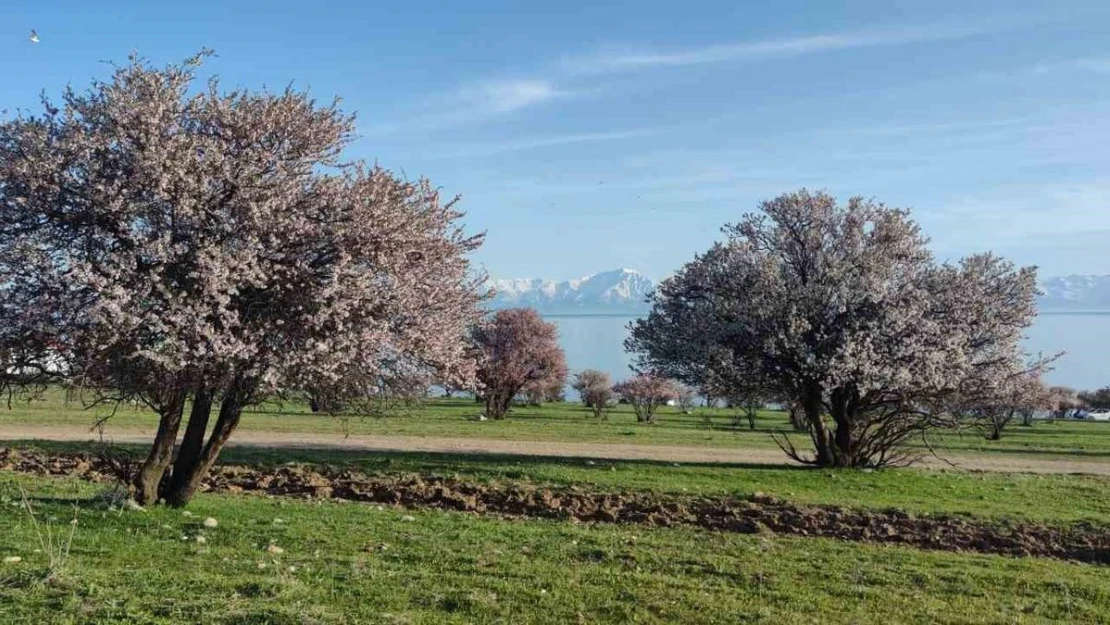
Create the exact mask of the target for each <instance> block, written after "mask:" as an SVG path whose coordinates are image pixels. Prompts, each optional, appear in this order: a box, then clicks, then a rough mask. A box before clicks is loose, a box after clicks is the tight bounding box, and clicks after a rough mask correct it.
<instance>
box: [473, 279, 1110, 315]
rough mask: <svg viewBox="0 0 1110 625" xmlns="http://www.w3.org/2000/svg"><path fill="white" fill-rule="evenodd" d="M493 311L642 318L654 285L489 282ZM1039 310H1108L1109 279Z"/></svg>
mask: <svg viewBox="0 0 1110 625" xmlns="http://www.w3.org/2000/svg"><path fill="white" fill-rule="evenodd" d="M488 284H489V286H490V287H491V288H493V290H494V291H495V296H494V298H493V301H492V302H491V304H490V307H491V308H494V309H498V308H511V307H515V306H530V307H532V308H535V309H536V310H538V311H539V312H541V313H544V314H642V313H645V312H647V311H648V310H649V308H650V307H649V306H648V304H647V302H646V301H645V300H646V298H647V295H648V294H649V293H651V290H652V289H653V288H654V286H655V285H654V283H652V281H651V280H650V279H649V278H647V277H646V276H644V275H643V274H641V273H640V272H638V271H635V270H633V269H614V270H612V271H603V272H601V273H595V274H592V275H589V276H585V277H583V278H577V279H574V280H562V281H557V280H547V279H543V278H522V279H496V278H494V279H490V281H489V283H488ZM1038 286H1039V287H1040V290H1041V295H1040V298H1039V301H1038V304H1039V308H1040V310H1043V311H1046V312H1052V311H1086V310H1100V311H1105V310H1110V275H1108V276H1092V275H1070V276H1056V277H1050V278H1045V279H1043V280H1041V282H1040V284H1039V285H1038Z"/></svg>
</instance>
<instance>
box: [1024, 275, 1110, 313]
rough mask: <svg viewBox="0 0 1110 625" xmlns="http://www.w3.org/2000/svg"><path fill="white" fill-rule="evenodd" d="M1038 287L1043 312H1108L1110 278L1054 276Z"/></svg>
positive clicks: (1109, 306) (1040, 306)
mask: <svg viewBox="0 0 1110 625" xmlns="http://www.w3.org/2000/svg"><path fill="white" fill-rule="evenodd" d="M1039 286H1040V289H1041V297H1040V301H1039V302H1038V304H1039V308H1040V309H1041V310H1043V311H1046V312H1052V311H1069V310H1070V311H1079V310H1100V311H1103V310H1110V276H1080V275H1071V276H1056V277H1053V278H1045V279H1044V280H1042V281H1041V283H1040V285H1039Z"/></svg>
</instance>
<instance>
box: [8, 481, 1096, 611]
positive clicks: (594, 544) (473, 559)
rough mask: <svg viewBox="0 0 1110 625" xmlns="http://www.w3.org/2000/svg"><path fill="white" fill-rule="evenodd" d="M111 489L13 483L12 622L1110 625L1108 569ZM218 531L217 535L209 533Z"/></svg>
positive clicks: (751, 537) (10, 508) (828, 543)
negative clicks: (144, 498) (130, 498)
mask: <svg viewBox="0 0 1110 625" xmlns="http://www.w3.org/2000/svg"><path fill="white" fill-rule="evenodd" d="M19 485H21V486H22V487H23V488H24V489H26V490H28V491H29V492H30V493H32V496H33V497H34V499H33V501H32V506H33V508H34V509H35V510H36V511H37V515H38V517H39V522H40V523H45V524H48V525H49V526H50V527H51V529H52V532H53V535H54V536H55V537H57V536H63V537H64V536H66V535H67V534H68V531H69V528H70V527H71V526H70V524H69V523H70V521H71V519H73V518H74V515H76V518H77V521H78V523H77V525H76V529H75V530H74V534H73V540H72V547H71V549H70V552H69V556H68V558H66V559H65V560H64V561H63V562H61V563H60V564H58V565H57V566H56V567H55V568H54V569H51V568H50V567H49V565H48V557H47V553H46V552H43V553H36V552H35V549H37V548H39V547H38V545H39V541H38V538H37V535H38V533H41V532H42V528H41V526H40V529H39V530H38V532H36V529H35V526H34V525H33V524H32V522H31V520H30V518H29V517H28V515H27V514H26V513H25V512H23V511H22V510H21V509H20V507H19V503H20V502H19V488H18V486H19ZM95 490H96V487H94V486H92V485H89V484H83V483H75V482H72V481H68V480H49V479H36V478H29V477H25V476H20V477H15V476H12V475H2V474H0V499H2V500H3V501H4V504H3V505H0V528H2V529H3V531H0V555H3V556H5V557H8V556H12V555H17V556H20V557H22V558H23V561H22V562H20V563H18V564H2V565H0V613H2V614H4V616H5V618H4V622H5V623H43V622H50V623H180V622H204V623H354V622H370V623H473V622H482V623H492V622H505V623H579V622H581V623H627V622H645V623H737V622H757V623H818V622H819V623H969V622H991V623H1025V622H1028V623H1039V622H1046V621H1057V622H1068V623H1096V622H1101V619H1103V618H1104V617H1105V615H1106V614H1107V613H1110V587H1108V585H1107V583H1106V579H1107V573H1106V569H1105V567H1099V566H1092V565H1082V564H1073V563H1067V562H1059V561H1052V560H1040V559H1012V558H1005V557H999V556H978V555H960V554H950V553H937V552H924V551H916V550H913V549H905V548H893V547H875V546H869V545H860V544H852V543H845V542H837V541H830V540H824V539H797V538H793V539H792V538H782V537H774V536H759V535H736V534H720V533H712V532H704V531H696V530H685V529H658V528H657V529H651V528H644V527H639V526H605V525H598V526H589V525H572V524H569V523H560V522H551V521H533V520H529V521H507V520H499V519H494V518H480V517H473V516H468V515H464V514H460V513H447V512H429V511H403V510H394V509H391V508H384V509H381V510H379V509H378V507H376V506H369V505H360V504H337V503H309V502H297V501H290V500H282V499H267V498H261V497H250V496H233V495H202V496H199V497H198V498H197V500H196V502H195V504H194V505H193V506H191V507H190V512H191V514H192V516H184V515H183V513H182V512H181V511H179V510H171V509H151V510H149V511H146V512H117V511H107V510H102V509H98V508H95V507H91V506H89V505H88V499H87V498H88V496H89V495H91V494H93V492H94V491H95ZM74 499H76V500H77V501H78V502H79V506H78V507H77V508H76V509H75V508H74V507H73V505H72V504H71V501H72V500H74ZM209 516H210V517H213V518H215V519H217V520H218V522H219V525H218V527H215V528H206V527H204V526H203V525H202V519H204V518H205V517H209ZM49 519H53V520H49ZM197 536H203V537H204V541H205V542H204V544H198V542H197ZM270 544H274V545H277V546H278V547H280V548H281V550H282V552H281V553H273V552H271V551H268V550H267V549H268V546H269V545H270ZM47 551H49V549H47Z"/></svg>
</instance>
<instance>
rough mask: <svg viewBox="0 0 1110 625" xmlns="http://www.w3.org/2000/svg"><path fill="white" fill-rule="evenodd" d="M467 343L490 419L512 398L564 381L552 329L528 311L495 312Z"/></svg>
mask: <svg viewBox="0 0 1110 625" xmlns="http://www.w3.org/2000/svg"><path fill="white" fill-rule="evenodd" d="M471 340H472V344H473V347H474V351H475V357H476V359H477V361H478V382H479V383H480V385H481V388H480V393H481V397H482V399H483V400H484V402H485V405H486V416H487V417H489V418H490V419H495V420H496V419H503V418H505V416H506V415H507V414H508V412H509V409H510V408H511V407H512V405H513V399H514V398H516V396H517V395H518V394H520V393H521V392H522V391H524V390H525V389H527V388H528V387H529V386H535V387H536V388H540V389H549V388H551V387H552V386H553V385H555V384H557V385H558V386H559V387H560V388H561V387H562V386H563V385H564V384H565V383H566V378H567V363H566V356H565V354H564V353H563V349H562V348H561V347H559V332H558V328H557V327H556V326H555V324H553V323H548V322H546V321H544V320H543V318H541V317H540V315H539V313H537V312H536V311H535V310H532V309H531V308H507V309H504V310H499V311H497V312H496V313H494V314H493V315H492V316H491V317H490V318H489V319H487V320H485V321H483V322H482V323H480V324H478V325H477V326H476V327H475V328H474V331H473V333H472V337H471Z"/></svg>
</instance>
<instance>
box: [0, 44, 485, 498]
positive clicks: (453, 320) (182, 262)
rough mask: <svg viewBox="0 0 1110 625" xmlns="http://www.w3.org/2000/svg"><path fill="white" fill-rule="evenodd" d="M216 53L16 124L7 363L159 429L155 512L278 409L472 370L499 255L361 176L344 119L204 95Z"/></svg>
mask: <svg viewBox="0 0 1110 625" xmlns="http://www.w3.org/2000/svg"><path fill="white" fill-rule="evenodd" d="M205 56H206V54H205V53H202V54H201V55H198V56H197V57H194V58H192V59H189V60H188V61H186V62H185V63H183V64H180V65H170V66H168V67H165V68H154V67H151V66H150V65H149V64H147V63H146V62H144V61H143V60H141V59H138V58H132V59H131V62H130V63H129V64H127V65H124V66H120V67H118V68H117V69H116V70H115V72H114V74H113V75H112V77H111V79H110V80H108V81H107V82H100V81H97V82H94V83H93V84H92V86H91V87H90V88H89V89H88V90H87V91H85V92H78V91H75V90H73V89H67V90H66V92H65V93H64V95H63V98H62V104H61V105H60V106H54V105H52V104H51V103H49V102H46V103H45V106H44V108H45V110H44V112H43V113H42V114H41V115H37V116H20V117H18V118H16V119H13V120H10V121H7V122H4V123H3V124H0V300H2V301H3V302H4V304H3V306H2V307H0V344H2V347H3V350H4V351H3V353H5V354H8V355H9V358H13V357H14V356H11V355H12V354H15V355H17V356H18V357H19V358H20V359H21V361H26V362H31V363H39V364H40V365H41V364H42V363H44V362H46V361H48V360H52V361H59V362H61V363H62V364H61V365H58V366H54V367H53V371H54V372H55V373H60V374H64V375H65V376H67V377H69V378H70V379H72V380H73V381H75V382H77V383H79V384H81V385H84V386H86V387H91V388H97V389H101V390H103V392H104V394H105V395H107V396H111V397H113V398H117V399H118V398H121V397H134V398H139V399H141V400H143V401H145V402H147V403H149V404H150V405H151V406H152V407H153V408H154V409H155V410H156V411H158V412H159V414H160V416H161V423H160V427H159V433H158V437H157V440H156V442H155V446H154V449H153V450H152V452H151V456H150V458H149V459H148V461H147V463H146V464H145V465H144V468H143V472H142V475H141V476H140V478H139V481H138V484H137V488H138V491H139V496H140V498H141V499H143V500H146V501H153V500H155V499H157V498H158V497H160V496H161V497H164V498H166V499H167V500H169V501H171V503H179V504H180V503H184V502H186V501H187V500H188V499H189V497H190V496H191V494H192V491H193V490H194V489H195V488H196V485H197V484H198V483H199V479H200V478H201V477H203V474H204V473H205V472H206V471H207V469H208V467H209V466H211V464H212V462H213V461H214V460H215V457H216V455H217V454H218V453H219V450H220V448H221V447H222V445H223V443H224V442H226V440H227V437H228V436H229V435H230V434H231V431H232V430H234V428H235V426H236V424H237V423H238V419H239V414H240V412H241V410H242V408H243V406H246V405H249V404H251V403H253V402H256V401H258V400H259V399H261V398H263V397H266V396H269V395H272V394H275V393H289V392H291V391H294V390H304V389H310V388H312V389H327V394H328V396H329V397H334V398H336V399H337V400H338V399H343V398H354V397H358V396H363V395H365V394H367V393H380V392H382V390H383V389H388V388H392V387H394V386H395V385H396V386H398V387H400V386H405V387H407V385H408V384H409V383H410V382H411V380H413V379H421V378H424V377H426V376H429V375H432V374H433V373H435V374H436V375H438V376H441V377H443V376H446V377H451V378H460V379H469V380H472V379H473V374H474V371H473V365H472V364H471V363H470V361H469V360H468V358H466V354H465V341H464V340H463V339H464V336H465V333H466V331H467V329H468V328H469V327H470V326H471V325H472V324H473V323H474V322H476V321H477V319H478V318H479V311H478V304H479V302H480V301H481V299H482V297H483V293H482V291H481V289H480V288H479V286H478V285H479V284H480V282H481V280H480V278H481V277H480V276H479V277H474V276H472V275H471V271H470V265H469V262H468V260H467V254H468V253H470V252H471V251H473V250H474V249H476V248H477V247H478V246H479V245H480V243H481V241H482V237H481V236H469V235H466V234H464V233H463V231H462V230H461V228H460V227H459V225H458V220H459V219H460V218H461V217H462V214H461V213H460V212H458V211H457V210H456V208H455V203H454V202H453V201H448V202H444V201H441V199H440V197H439V193H438V192H437V190H436V189H435V188H434V187H432V185H431V184H430V183H428V182H427V181H425V180H419V181H406V180H404V179H402V178H399V177H398V176H396V175H394V174H392V173H391V172H389V171H387V170H385V169H382V168H380V167H376V166H375V167H369V166H366V165H364V164H362V163H358V162H353V163H348V162H344V161H343V160H342V159H341V153H342V150H343V149H344V148H345V147H346V146H347V145H348V143H349V142H350V141H351V138H352V137H353V133H354V125H353V119H352V118H351V117H350V116H347V115H344V114H343V113H342V111H340V109H339V108H338V107H337V105H336V104H335V103H332V104H329V105H320V104H318V103H316V102H315V101H313V100H312V99H311V98H310V97H309V96H308V94H306V93H301V92H297V91H294V90H291V89H288V90H285V91H283V92H280V93H270V92H265V91H263V92H252V91H247V90H232V91H223V90H221V88H220V85H219V83H218V81H217V80H215V79H213V80H211V81H209V83H208V85H207V87H206V88H200V89H194V87H195V82H196V81H195V71H196V69H197V67H198V66H199V65H200V63H201V61H202V59H203V58H204V57H205ZM25 368H26V367H25ZM9 370H10V369H9ZM187 400H191V402H192V405H193V408H192V413H191V415H190V418H189V427H188V428H187V430H186V435H185V439H184V442H183V443H182V448H181V451H180V452H179V453H178V456H177V460H176V464H175V467H174V469H173V472H172V473H173V479H172V480H167V483H169V484H171V485H170V486H169V487H166V485H165V484H163V487H162V488H161V491H160V490H159V484H160V482H161V481H162V477H163V474H164V473H165V472H166V469H167V468H168V464H169V462H170V456H171V454H172V448H173V440H174V437H175V436H176V434H177V431H178V428H179V425H180V423H181V421H182V411H183V408H184V405H185V402H186V401H187ZM213 402H218V403H219V404H220V408H219V416H218V420H217V422H216V424H215V425H214V427H213V428H212V430H213V431H212V434H211V436H210V437H209V439H208V441H207V442H204V435H205V431H206V427H207V425H208V419H209V409H210V407H211V406H212V405H213ZM167 488H168V489H167Z"/></svg>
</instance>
